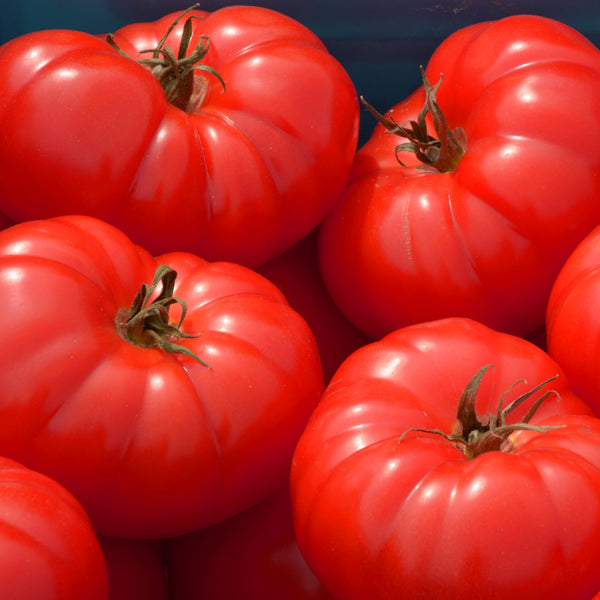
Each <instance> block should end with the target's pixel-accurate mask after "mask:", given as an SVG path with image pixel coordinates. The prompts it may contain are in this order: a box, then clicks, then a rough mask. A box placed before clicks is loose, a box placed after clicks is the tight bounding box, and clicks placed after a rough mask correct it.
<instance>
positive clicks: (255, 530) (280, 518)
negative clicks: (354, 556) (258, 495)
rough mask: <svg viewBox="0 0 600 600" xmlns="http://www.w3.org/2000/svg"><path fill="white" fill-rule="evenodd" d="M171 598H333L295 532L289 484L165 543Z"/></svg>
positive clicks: (270, 599) (317, 599) (195, 599)
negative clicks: (308, 561)
mask: <svg viewBox="0 0 600 600" xmlns="http://www.w3.org/2000/svg"><path fill="white" fill-rule="evenodd" d="M166 556H167V571H168V579H169V593H170V596H169V598H170V600H200V599H202V600H218V599H221V598H247V599H248V600H252V599H257V600H258V599H259V598H260V599H261V600H281V599H282V598H285V599H286V600H331V596H329V594H328V593H327V592H326V591H325V590H324V589H323V586H322V585H321V584H320V582H319V581H318V580H317V579H316V577H315V576H314V575H313V573H312V572H311V571H310V569H309V568H308V566H307V565H306V562H305V561H304V558H303V557H302V555H301V554H300V551H299V549H298V545H297V544H296V539H295V536H294V524H293V520H292V507H291V504H290V497H289V488H288V486H287V485H285V486H284V487H283V488H281V489H280V490H278V491H277V492H275V494H273V495H272V496H269V498H267V499H266V500H263V501H262V502H261V503H259V504H257V505H255V506H253V507H251V508H249V509H247V510H246V511H244V512H242V513H240V514H238V515H235V516H234V517H232V518H231V519H228V520H227V521H224V522H223V523H219V524H217V525H214V526H213V527H209V528H205V529H201V530H199V531H195V532H192V533H189V534H187V535H185V536H180V537H177V538H172V539H170V540H168V541H167V543H166Z"/></svg>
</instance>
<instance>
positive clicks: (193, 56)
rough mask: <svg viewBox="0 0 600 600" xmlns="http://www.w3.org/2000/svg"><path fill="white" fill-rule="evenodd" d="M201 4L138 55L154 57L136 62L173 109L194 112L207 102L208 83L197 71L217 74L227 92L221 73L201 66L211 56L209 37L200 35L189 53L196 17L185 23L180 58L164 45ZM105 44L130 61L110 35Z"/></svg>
mask: <svg viewBox="0 0 600 600" xmlns="http://www.w3.org/2000/svg"><path fill="white" fill-rule="evenodd" d="M198 6H199V4H194V5H193V6H191V7H190V8H188V9H186V10H185V11H184V12H183V13H182V14H181V15H179V16H178V17H177V18H176V19H175V21H173V23H171V25H170V26H169V28H168V29H167V31H166V32H165V34H164V35H163V37H162V39H161V40H160V41H159V42H158V46H157V47H156V48H150V49H148V50H140V51H139V53H138V54H147V53H150V52H152V58H138V59H136V62H138V63H139V64H140V65H142V66H144V67H148V68H149V69H150V72H151V73H152V74H153V75H154V76H155V77H156V79H157V80H158V81H159V83H160V85H161V86H162V88H163V90H164V92H165V95H166V97H167V100H168V101H169V103H170V104H172V105H173V106H176V107H177V108H180V109H181V110H183V111H185V112H188V113H189V112H192V111H193V110H195V109H196V108H198V106H200V104H202V101H203V99H204V95H205V94H206V87H207V86H206V81H205V80H204V79H203V78H199V79H197V78H195V77H194V71H204V72H206V73H210V74H211V75H214V76H215V77H216V78H217V79H218V80H219V82H220V84H221V86H222V87H223V90H225V82H224V81H223V79H222V77H221V76H220V75H219V73H218V72H217V71H216V70H215V69H213V68H212V67H209V66H207V65H201V64H198V63H199V62H200V61H201V60H202V59H203V58H204V57H205V56H206V54H207V53H208V50H209V48H210V40H209V38H208V37H207V36H205V35H201V36H200V37H199V38H198V43H197V44H196V46H195V48H194V49H193V50H192V51H191V52H190V54H189V55H188V54H187V51H188V48H189V45H190V42H191V40H192V34H193V30H192V20H193V19H200V18H201V17H197V16H195V15H190V16H189V17H188V18H187V19H186V20H185V23H184V24H183V32H182V36H181V43H180V45H179V49H178V51H177V56H175V53H174V51H173V49H172V48H171V47H170V46H165V44H166V41H167V38H168V36H169V34H170V33H171V31H172V30H173V29H174V28H175V26H176V25H177V23H179V21H180V20H181V19H182V18H183V17H184V16H185V15H186V14H187V13H189V12H190V11H191V10H193V9H194V8H197V7H198ZM106 41H107V42H108V43H109V44H110V45H111V46H112V47H113V48H115V49H116V50H117V51H118V52H119V53H120V54H121V55H123V56H126V57H128V58H131V57H130V56H129V55H128V54H127V53H125V52H123V50H121V49H120V48H119V46H118V45H117V43H116V41H115V39H114V37H113V36H112V35H111V34H108V35H107V36H106Z"/></svg>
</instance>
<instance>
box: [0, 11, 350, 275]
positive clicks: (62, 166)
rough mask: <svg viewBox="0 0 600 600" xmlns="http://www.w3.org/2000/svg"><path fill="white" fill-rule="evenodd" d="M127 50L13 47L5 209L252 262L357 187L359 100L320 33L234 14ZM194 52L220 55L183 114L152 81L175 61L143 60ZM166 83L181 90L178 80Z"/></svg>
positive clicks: (58, 40) (133, 36)
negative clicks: (92, 220) (88, 222)
mask: <svg viewBox="0 0 600 600" xmlns="http://www.w3.org/2000/svg"><path fill="white" fill-rule="evenodd" d="M180 17H181V18H180ZM178 18H179V21H178V22H177V25H176V26H175V28H174V29H172V30H171V31H169V27H170V26H171V24H172V23H173V22H175V21H176V20H177V19H178ZM186 23H189V31H188V30H186ZM186 31H187V33H189V36H190V37H189V40H187V38H186ZM167 33H168V35H167V37H166V39H164V40H162V38H163V37H164V36H165V34H167ZM184 39H186V42H185V43H184V44H182V41H183V40H184ZM112 41H113V43H114V44H116V46H117V47H114V46H112V45H110V44H109V43H108V42H107V41H106V36H104V35H99V36H93V35H90V34H88V33H83V32H78V31H71V30H44V31H39V32H34V33H30V34H25V35H23V36H20V37H18V38H15V39H14V40H11V41H10V42H7V43H6V44H5V45H4V46H3V47H2V48H0V80H2V82H3V90H2V95H3V102H2V103H0V128H1V129H2V132H3V136H4V139H5V140H8V142H7V143H5V144H3V145H2V147H1V148H0V162H1V163H2V165H3V168H2V170H1V171H0V211H1V212H4V213H5V214H6V215H7V216H8V217H9V218H10V219H12V220H14V221H24V220H29V219H40V218H48V217H53V216H58V215H64V214H86V215H91V216H95V217H98V218H101V219H103V220H106V221H108V222H110V223H111V224H113V225H115V226H117V227H118V228H120V229H122V230H123V231H124V232H125V233H126V234H127V235H128V236H129V237H131V238H132V239H133V241H134V242H136V243H138V244H140V245H141V246H143V247H144V248H146V249H147V250H148V251H150V252H151V253H153V254H160V253H164V252H168V251H175V250H178V251H188V252H193V253H195V254H199V255H200V256H202V257H204V258H205V259H207V260H211V261H215V260H228V261H233V262H237V263H240V264H244V265H247V266H251V267H256V266H258V265H260V264H262V263H264V262H266V261H267V260H269V259H270V258H273V257H275V256H277V255H278V254H280V253H281V252H283V251H284V250H286V249H287V248H289V247H290V246H292V245H293V244H294V243H295V242H296V241H298V240H299V239H301V238H302V237H303V236H304V235H306V234H307V233H308V232H309V231H311V230H312V229H313V228H314V227H315V226H316V225H317V224H318V223H319V222H320V221H321V220H322V219H323V218H324V217H325V215H326V214H327V213H328V212H329V210H330V209H331V208H332V206H333V204H334V203H335V202H336V201H337V199H338V198H339V196H340V194H341V193H342V191H343V188H344V186H345V184H346V181H347V179H348V175H349V172H350V168H351V164H352V160H353V157H354V153H355V151H356V144H357V139H358V118H359V106H358V99H357V96H356V91H355V89H354V85H353V83H352V81H351V79H350V77H349V76H348V74H347V73H346V71H345V70H344V68H343V67H342V66H341V64H340V63H339V62H338V61H337V60H336V59H335V58H334V57H333V56H332V55H331V54H330V53H329V52H328V51H327V49H326V47H325V46H324V44H323V43H322V42H321V41H320V40H319V38H318V37H317V36H316V35H315V34H313V33H312V32H311V31H310V30H309V29H307V28H306V27H304V26H303V25H301V24H300V23H299V22H297V21H295V20H293V19H291V18H290V17H287V16H285V15H283V14H280V13H278V12H276V11H272V10H268V9H264V8H259V7H252V6H228V7H225V8H222V9H219V10H216V11H214V12H212V13H207V12H205V11H201V10H191V11H188V12H187V13H186V14H185V16H183V17H182V16H181V12H180V13H171V14H168V15H165V16H164V17H163V18H161V19H159V20H157V21H155V22H149V23H134V24H130V25H127V26H125V27H123V28H121V29H119V30H118V31H116V32H114V34H113V35H112ZM161 42H162V43H161ZM182 46H183V49H184V52H183V54H184V55H185V57H189V56H190V55H191V54H192V53H193V52H194V50H196V49H201V48H204V50H205V55H204V56H203V57H202V58H201V61H200V62H199V63H198V64H197V65H193V67H194V69H193V70H192V71H189V70H187V71H185V72H186V76H185V77H183V78H184V79H186V78H187V76H188V75H189V78H190V80H189V81H188V84H189V98H188V100H187V101H186V102H185V104H184V105H183V106H181V107H177V106H175V105H173V104H171V103H169V101H168V100H167V96H166V94H165V92H164V91H163V88H162V87H161V84H160V83H159V81H158V79H157V77H155V75H153V74H152V72H151V71H152V70H153V69H157V68H158V69H160V66H159V65H154V66H152V65H149V64H145V65H142V64H139V62H137V61H138V60H140V59H143V60H155V61H156V60H160V61H162V62H163V63H165V62H167V63H168V61H167V59H166V58H165V57H164V55H163V54H162V51H163V50H164V51H166V49H167V48H170V49H171V51H172V53H173V55H174V58H175V57H177V56H178V54H179V51H180V48H181V47H182ZM154 49H159V50H160V51H159V52H156V53H153V52H148V50H154ZM191 66H192V65H188V66H187V68H188V69H189V68H190V67H191ZM196 67H198V68H196ZM206 69H208V70H206ZM163 75H164V77H163V79H164V81H165V84H166V85H167V86H171V87H173V86H172V84H173V82H174V80H175V79H176V76H175V74H174V73H166V74H165V73H164V72H163Z"/></svg>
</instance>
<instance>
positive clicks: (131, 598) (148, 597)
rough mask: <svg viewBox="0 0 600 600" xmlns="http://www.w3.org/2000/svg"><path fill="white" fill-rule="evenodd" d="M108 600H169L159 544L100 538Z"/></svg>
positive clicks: (161, 543) (151, 541) (160, 543)
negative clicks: (106, 575) (108, 594)
mask: <svg viewBox="0 0 600 600" xmlns="http://www.w3.org/2000/svg"><path fill="white" fill-rule="evenodd" d="M99 542H100V546H101V548H102V552H103V554H104V559H105V561H106V568H107V571H108V581H109V584H110V600H138V599H139V600H169V590H168V589H167V578H166V575H165V563H164V556H163V541H162V540H131V539H122V538H111V537H105V536H100V537H99Z"/></svg>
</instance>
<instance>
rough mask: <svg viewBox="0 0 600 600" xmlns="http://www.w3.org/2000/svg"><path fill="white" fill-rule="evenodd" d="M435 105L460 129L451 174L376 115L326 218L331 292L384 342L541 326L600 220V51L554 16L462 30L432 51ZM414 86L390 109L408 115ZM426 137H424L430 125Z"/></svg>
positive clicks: (325, 261)
mask: <svg viewBox="0 0 600 600" xmlns="http://www.w3.org/2000/svg"><path fill="white" fill-rule="evenodd" d="M426 74H427V78H428V80H429V82H430V83H431V85H434V84H436V83H437V82H438V81H439V79H440V76H441V74H443V80H442V83H441V85H440V87H439V89H438V91H437V94H436V96H437V102H438V104H439V106H440V108H441V110H442V111H443V112H444V114H445V116H446V118H447V120H448V124H449V126H450V127H451V128H452V129H454V128H456V127H461V128H463V130H464V132H465V135H466V139H467V145H466V151H465V153H464V155H463V156H462V158H461V159H460V162H459V163H458V166H457V167H456V168H455V169H454V170H453V171H450V172H447V173H438V172H424V171H422V170H416V169H415V168H413V167H415V166H416V164H417V160H416V158H415V157H414V156H411V155H410V154H409V153H408V152H400V154H399V158H400V160H402V161H403V162H405V163H406V164H407V165H408V167H409V168H404V167H402V166H401V165H400V164H399V163H398V161H397V160H396V156H395V148H396V146H397V145H399V144H401V143H402V142H405V141H406V140H405V139H403V138H400V137H398V136H395V135H391V134H389V133H387V131H386V130H385V128H384V127H383V125H381V124H378V125H377V126H376V128H375V130H374V132H373V135H372V137H371V138H370V139H369V140H368V141H367V142H366V144H365V145H364V146H363V147H362V148H361V149H360V150H359V151H358V153H357V156H356V160H355V164H354V168H353V171H352V174H351V177H350V182H349V185H348V187H347V189H346V192H345V193H344V196H343V198H342V200H341V201H340V202H339V203H338V205H337V206H336V209H335V210H334V211H333V212H332V213H331V214H330V215H329V216H328V218H327V219H326V220H325V222H324V223H323V225H322V226H321V236H320V246H321V251H320V262H321V269H322V273H323V278H324V280H325V283H326V285H327V287H328V288H329V290H330V292H331V294H332V297H333V298H334V300H335V301H336V303H337V304H338V306H340V308H341V310H342V311H343V312H344V314H346V316H347V317H348V318H349V319H350V320H351V321H352V322H353V323H354V324H355V325H356V326H357V327H359V328H360V329H362V330H363V331H365V332H366V333H368V334H369V335H371V336H372V337H375V338H379V337H382V336H383V335H385V334H387V333H389V332H390V331H393V330H394V329H397V328H399V327H403V326H406V325H410V324H413V323H417V322H423V321H430V320H435V319H439V318H445V317H452V316H463V317H469V318H472V319H475V320H478V321H481V322H483V323H485V324H486V325H488V326H489V327H492V328H494V329H498V330H502V331H506V332H508V333H513V334H517V335H521V336H525V335H528V334H530V333H531V332H533V331H534V330H536V329H538V328H539V327H541V326H543V325H544V317H545V308H546V303H547V300H548V296H549V294H550V289H551V287H552V283H553V282H554V279H555V278H556V275H557V274H558V271H559V270H560V267H561V266H562V263H563V262H564V261H565V260H566V258H567V257H568V255H569V254H570V253H571V252H572V250H573V249H574V248H575V246H576V245H577V244H578V243H579V241H581V239H582V238H583V237H585V235H586V234H587V233H589V231H591V229H592V228H593V227H594V226H595V225H596V224H598V223H599V222H600V205H599V204H598V202H597V198H598V197H599V196H600V177H599V176H598V175H599V173H600V147H599V146H598V144H597V143H596V140H597V139H598V138H599V137H600V113H599V112H598V110H597V105H598V102H599V101H600V51H599V50H598V49H597V48H596V47H595V46H594V45H593V44H592V43H591V42H589V41H588V40H587V39H586V38H584V37H583V36H581V35H580V34H578V33H577V32H575V31H574V30H572V29H571V28H569V27H567V26H566V25H563V24H561V23H558V22H556V21H553V20H550V19H547V18H544V17H539V16H528V15H519V16H512V17H507V18H505V19H501V20H499V21H494V22H485V23H479V24H476V25H472V26H469V27H466V28H464V29H462V30H459V31H458V32H456V33H455V34H453V35H451V36H450V37H449V38H447V39H446V41H444V42H443V43H442V44H441V45H440V46H439V47H438V49H437V50H436V51H435V52H434V54H433V55H432V57H431V60H430V62H429V64H428V65H427V69H426ZM424 102H425V96H424V90H423V87H421V88H419V89H418V90H416V91H415V92H414V93H413V94H412V95H411V96H409V97H408V98H407V99H406V100H405V101H403V102H400V103H398V104H397V105H395V106H394V107H393V108H392V109H391V113H387V114H391V116H392V117H393V118H394V120H395V121H396V122H397V123H399V124H402V123H405V122H407V121H409V120H416V119H417V115H418V113H419V111H420V110H421V109H422V107H423V105H424ZM428 123H429V125H428V127H429V132H430V133H432V134H433V129H432V125H431V122H430V121H428Z"/></svg>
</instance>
